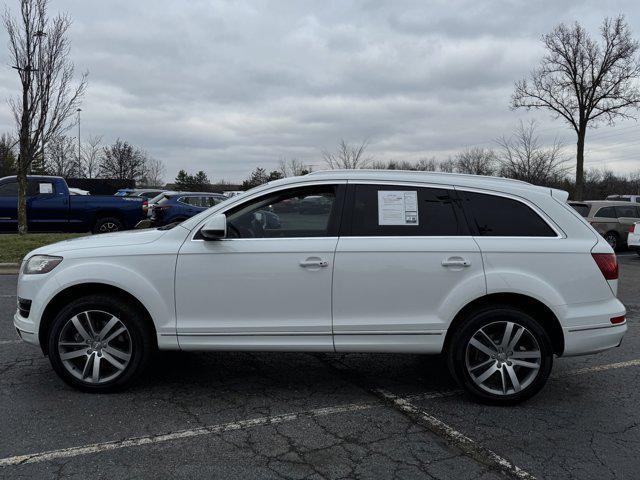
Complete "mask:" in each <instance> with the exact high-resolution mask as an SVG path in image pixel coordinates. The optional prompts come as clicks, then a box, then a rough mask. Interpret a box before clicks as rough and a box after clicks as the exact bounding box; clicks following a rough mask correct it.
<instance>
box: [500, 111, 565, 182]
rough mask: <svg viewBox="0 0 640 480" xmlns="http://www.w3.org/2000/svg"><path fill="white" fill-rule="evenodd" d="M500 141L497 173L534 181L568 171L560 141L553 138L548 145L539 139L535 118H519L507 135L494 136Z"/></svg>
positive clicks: (543, 179)
mask: <svg viewBox="0 0 640 480" xmlns="http://www.w3.org/2000/svg"><path fill="white" fill-rule="evenodd" d="M497 143H498V145H500V148H501V152H500V175H502V176H504V177H508V178H515V179H517V180H524V181H525V182H529V183H535V184H547V183H549V182H551V181H558V180H559V179H561V178H563V177H565V176H566V175H567V174H568V173H569V166H568V164H567V163H568V158H567V156H566V155H565V153H564V145H563V144H562V142H560V141H559V140H558V139H554V140H553V142H552V143H551V145H550V146H549V147H544V146H543V145H542V144H541V143H540V139H539V138H538V134H537V133H536V122H535V121H533V120H532V121H530V122H529V123H527V124H525V123H523V122H520V124H519V125H518V127H517V128H516V130H515V132H514V133H513V134H512V135H511V136H510V137H508V138H507V137H504V136H503V137H501V138H499V139H498V140H497Z"/></svg>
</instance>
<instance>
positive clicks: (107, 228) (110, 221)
mask: <svg viewBox="0 0 640 480" xmlns="http://www.w3.org/2000/svg"><path fill="white" fill-rule="evenodd" d="M122 227H123V225H122V222H121V221H120V219H118V218H115V217H100V218H98V219H97V220H96V223H95V224H94V225H93V229H92V230H91V231H92V232H93V233H110V232H119V231H120V230H122Z"/></svg>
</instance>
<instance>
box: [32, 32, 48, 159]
mask: <svg viewBox="0 0 640 480" xmlns="http://www.w3.org/2000/svg"><path fill="white" fill-rule="evenodd" d="M34 36H35V37H37V38H38V73H39V74H40V85H39V87H40V115H41V116H42V115H45V111H44V94H43V92H42V89H43V87H44V68H42V42H43V41H44V37H46V36H47V32H45V31H43V30H38V31H37V32H36V33H34ZM40 140H41V142H42V146H41V148H40V149H41V151H42V152H41V154H42V166H43V167H44V132H43V133H42V135H41V137H40Z"/></svg>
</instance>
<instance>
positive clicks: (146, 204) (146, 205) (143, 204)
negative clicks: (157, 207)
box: [142, 200, 149, 211]
mask: <svg viewBox="0 0 640 480" xmlns="http://www.w3.org/2000/svg"><path fill="white" fill-rule="evenodd" d="M148 208H149V202H147V201H146V200H145V201H144V202H142V210H144V211H146V210H147V209H148Z"/></svg>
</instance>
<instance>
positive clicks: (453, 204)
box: [343, 185, 470, 236]
mask: <svg viewBox="0 0 640 480" xmlns="http://www.w3.org/2000/svg"><path fill="white" fill-rule="evenodd" d="M394 195H395V196H396V197H397V198H398V201H399V202H405V203H404V207H401V208H399V209H397V210H396V211H391V215H387V216H386V217H385V215H386V214H387V212H385V209H386V208H387V207H388V206H389V205H388V204H387V203H385V202H389V200H387V198H391V199H393V196H394ZM403 197H404V198H403ZM456 198H457V197H456V194H455V191H454V190H448V189H444V188H430V187H408V186H404V185H354V187H353V208H352V216H351V225H350V228H349V226H347V227H346V228H345V229H344V230H345V232H343V234H344V235H351V236H458V235H469V234H470V232H469V228H468V226H467V224H466V222H465V220H464V215H463V213H462V209H461V208H460V205H459V202H458V201H457V200H456ZM405 199H408V200H405ZM407 201H408V202H409V203H410V204H411V205H410V206H407V203H406V202H407ZM414 205H415V206H416V207H417V211H415V213H414V211H413V208H414ZM391 207H392V208H393V205H391ZM405 207H406V208H405ZM396 213H397V217H398V221H397V222H394V221H393V218H394V214H396ZM392 223H397V224H395V225H394V224H392ZM349 230H350V232H349Z"/></svg>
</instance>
